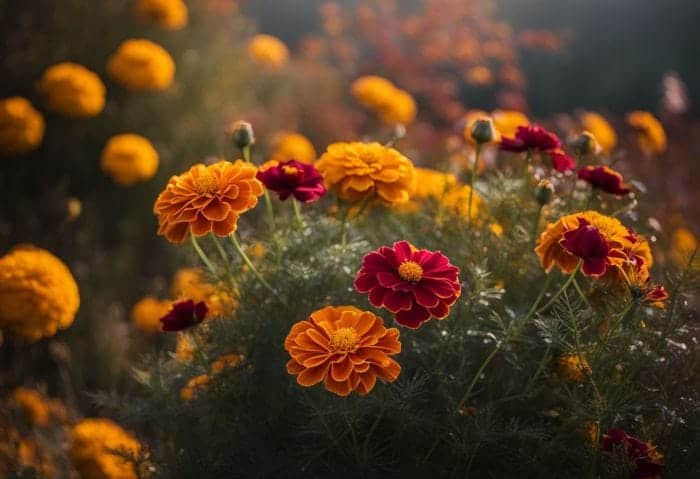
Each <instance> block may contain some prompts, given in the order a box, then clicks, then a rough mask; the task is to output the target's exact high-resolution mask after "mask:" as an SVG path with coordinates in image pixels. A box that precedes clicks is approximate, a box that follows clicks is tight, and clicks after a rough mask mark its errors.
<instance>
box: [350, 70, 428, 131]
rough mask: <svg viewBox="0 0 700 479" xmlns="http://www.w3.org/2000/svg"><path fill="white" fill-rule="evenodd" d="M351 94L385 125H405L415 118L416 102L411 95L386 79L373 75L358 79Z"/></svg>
mask: <svg viewBox="0 0 700 479" xmlns="http://www.w3.org/2000/svg"><path fill="white" fill-rule="evenodd" d="M351 93H352V95H353V96H354V97H355V99H356V100H357V101H358V102H360V104H361V105H362V106H364V107H365V108H367V109H368V110H371V111H373V112H374V113H376V114H377V116H378V117H379V119H380V120H381V121H382V122H383V123H385V124H387V125H395V124H404V125H407V124H409V123H411V122H412V121H413V120H414V119H415V117H416V113H417V111H416V102H415V100H414V99H413V97H412V96H411V94H410V93H408V92H407V91H405V90H402V89H400V88H398V87H396V86H395V85H394V84H393V83H392V82H390V81H389V80H387V79H386V78H382V77H379V76H375V75H368V76H364V77H360V78H358V79H357V80H355V81H354V82H353V84H352V87H351Z"/></svg>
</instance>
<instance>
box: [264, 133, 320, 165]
mask: <svg viewBox="0 0 700 479" xmlns="http://www.w3.org/2000/svg"><path fill="white" fill-rule="evenodd" d="M289 160H297V161H299V162H301V163H313V162H314V161H316V149H315V148H314V145H313V144H312V143H311V142H310V141H309V139H308V138H306V137H305V136H304V135H300V134H299V133H289V132H282V133H279V134H277V135H275V137H274V138H273V140H272V154H271V155H270V161H277V162H282V161H289Z"/></svg>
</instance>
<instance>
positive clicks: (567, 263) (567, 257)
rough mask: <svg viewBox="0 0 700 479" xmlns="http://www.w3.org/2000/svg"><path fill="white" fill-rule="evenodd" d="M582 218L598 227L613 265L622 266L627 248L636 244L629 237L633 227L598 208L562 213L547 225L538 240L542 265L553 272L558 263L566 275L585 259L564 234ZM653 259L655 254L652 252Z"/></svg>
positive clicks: (610, 262)
mask: <svg viewBox="0 0 700 479" xmlns="http://www.w3.org/2000/svg"><path fill="white" fill-rule="evenodd" d="M579 219H582V220H583V221H584V222H587V223H588V224H589V225H590V226H591V227H593V228H596V229H597V230H598V233H600V236H601V237H602V238H603V239H604V240H605V243H606V245H607V249H608V253H607V256H606V257H607V259H608V260H609V264H611V265H613V266H621V265H622V264H623V263H624V262H625V257H626V255H625V253H624V249H625V247H630V246H632V243H631V242H630V240H629V239H628V236H629V234H630V232H629V230H628V229H627V228H626V227H625V226H624V225H623V224H622V223H620V221H618V220H617V219H616V218H613V217H610V216H605V215H602V214H600V213H598V212H596V211H584V212H581V213H574V214H571V215H566V216H562V217H561V218H559V220H558V221H556V222H555V223H551V224H549V225H547V228H546V229H545V230H544V231H543V232H542V234H541V235H540V237H539V239H538V240H537V247H536V248H535V253H537V256H539V258H540V261H541V262H542V267H543V268H544V269H545V271H547V272H549V271H550V270H551V269H552V268H553V267H554V266H555V265H556V266H557V267H558V268H559V269H560V270H561V271H562V272H563V273H565V274H570V273H571V272H573V271H574V269H576V266H577V265H578V262H579V260H580V259H581V258H579V257H578V256H575V255H574V254H572V253H571V252H569V251H568V250H567V249H566V248H565V247H564V246H563V244H562V243H563V242H564V240H565V239H564V235H565V234H566V233H568V232H573V231H575V230H577V229H578V228H579V227H580V221H579ZM649 261H651V255H649Z"/></svg>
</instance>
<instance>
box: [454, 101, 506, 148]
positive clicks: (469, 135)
mask: <svg viewBox="0 0 700 479" xmlns="http://www.w3.org/2000/svg"><path fill="white" fill-rule="evenodd" d="M478 120H487V121H490V122H492V123H491V126H492V132H493V135H492V138H491V140H490V141H487V142H484V143H497V142H498V141H500V139H501V134H500V132H499V131H498V128H497V127H496V124H495V122H493V119H492V118H491V117H490V116H489V114H488V113H486V112H485V111H482V110H469V111H468V112H467V114H466V115H465V117H464V132H463V134H464V139H465V140H467V141H468V142H469V143H471V144H472V145H476V143H477V142H476V140H475V139H474V135H473V133H474V132H473V128H474V123H476V122H477V121H478Z"/></svg>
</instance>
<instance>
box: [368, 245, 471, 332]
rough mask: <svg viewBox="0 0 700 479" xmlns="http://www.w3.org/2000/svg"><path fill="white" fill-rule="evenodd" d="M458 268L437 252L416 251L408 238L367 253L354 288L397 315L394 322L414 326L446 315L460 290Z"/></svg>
mask: <svg viewBox="0 0 700 479" xmlns="http://www.w3.org/2000/svg"><path fill="white" fill-rule="evenodd" d="M458 276H459V268H457V267H456V266H453V265H452V264H450V260H449V259H448V258H447V257H446V256H445V255H443V254H442V253H440V252H439V251H428V250H425V249H422V250H417V249H415V248H413V247H412V246H411V245H410V244H409V243H408V241H398V242H396V243H394V245H393V247H392V248H389V247H388V246H382V247H381V248H379V249H378V250H376V251H372V252H371V253H369V254H367V255H366V256H365V257H364V259H363V260H362V268H361V269H360V271H358V273H357V277H356V278H355V289H356V290H357V291H358V292H360V293H369V302H370V303H372V304H373V305H374V306H376V307H378V308H379V307H385V308H386V309H388V310H389V311H391V312H392V313H394V314H396V322H397V323H399V324H401V325H402V326H406V327H408V328H412V329H417V328H418V327H419V326H420V325H421V324H423V323H424V322H426V321H428V320H429V319H430V318H431V317H435V318H437V319H443V318H446V317H447V315H448V314H449V313H450V307H451V306H452V305H453V304H454V303H455V301H457V298H458V297H459V295H460V293H461V287H460V284H459V277H458Z"/></svg>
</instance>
